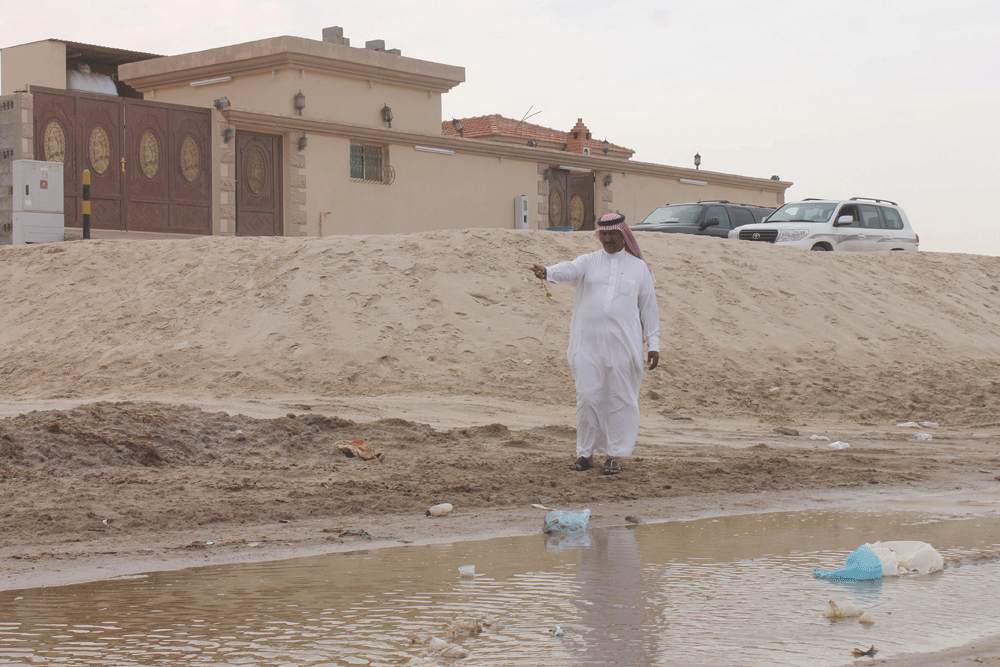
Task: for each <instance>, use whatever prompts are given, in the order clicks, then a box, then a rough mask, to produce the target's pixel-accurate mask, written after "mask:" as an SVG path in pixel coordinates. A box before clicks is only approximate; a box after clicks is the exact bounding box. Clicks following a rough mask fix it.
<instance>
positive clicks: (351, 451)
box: [333, 440, 382, 461]
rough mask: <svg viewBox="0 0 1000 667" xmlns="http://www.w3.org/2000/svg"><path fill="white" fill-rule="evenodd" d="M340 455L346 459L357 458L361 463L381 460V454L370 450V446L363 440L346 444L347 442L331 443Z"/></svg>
mask: <svg viewBox="0 0 1000 667" xmlns="http://www.w3.org/2000/svg"><path fill="white" fill-rule="evenodd" d="M333 446H334V447H336V448H337V449H338V450H339V451H340V453H341V454H343V455H344V456H346V457H348V458H355V457H357V458H359V459H361V460H362V461H371V460H372V459H375V460H377V461H381V460H382V452H376V451H375V450H374V449H372V448H371V445H366V444H365V441H364V440H352V441H350V442H348V441H347V440H338V441H337V442H335V443H333Z"/></svg>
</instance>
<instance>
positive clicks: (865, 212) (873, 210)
mask: <svg viewBox="0 0 1000 667" xmlns="http://www.w3.org/2000/svg"><path fill="white" fill-rule="evenodd" d="M858 210H860V211H861V220H862V221H863V222H862V223H861V226H862V227H865V228H867V229H881V228H882V220H881V219H880V218H879V215H878V207H877V206H872V205H870V204H859V205H858Z"/></svg>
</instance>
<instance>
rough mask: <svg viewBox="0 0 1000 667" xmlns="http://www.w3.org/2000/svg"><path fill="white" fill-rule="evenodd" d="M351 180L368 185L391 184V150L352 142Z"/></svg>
mask: <svg viewBox="0 0 1000 667" xmlns="http://www.w3.org/2000/svg"><path fill="white" fill-rule="evenodd" d="M351 179H352V180H355V181H364V182H366V183H388V182H389V180H390V179H389V150H388V148H386V147H385V146H380V145H379V144H361V143H355V142H353V141H352V142H351Z"/></svg>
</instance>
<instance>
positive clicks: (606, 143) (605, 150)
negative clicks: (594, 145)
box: [601, 139, 611, 155]
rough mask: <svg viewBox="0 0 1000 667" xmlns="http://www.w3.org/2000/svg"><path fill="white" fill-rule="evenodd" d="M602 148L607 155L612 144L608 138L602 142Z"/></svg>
mask: <svg viewBox="0 0 1000 667" xmlns="http://www.w3.org/2000/svg"><path fill="white" fill-rule="evenodd" d="M601 150H602V151H604V154H605V155H607V154H608V151H609V150H611V144H609V143H608V140H607V139H605V140H604V141H602V142H601Z"/></svg>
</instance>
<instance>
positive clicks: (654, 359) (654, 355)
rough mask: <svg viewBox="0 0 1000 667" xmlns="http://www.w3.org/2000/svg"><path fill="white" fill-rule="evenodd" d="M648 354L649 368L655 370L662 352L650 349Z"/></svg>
mask: <svg viewBox="0 0 1000 667" xmlns="http://www.w3.org/2000/svg"><path fill="white" fill-rule="evenodd" d="M647 356H648V358H649V366H648V368H649V370H653V369H654V368H656V367H657V365H658V364H659V363H660V353H659V352H653V351H652V350H650V351H649V354H648V355H647Z"/></svg>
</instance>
